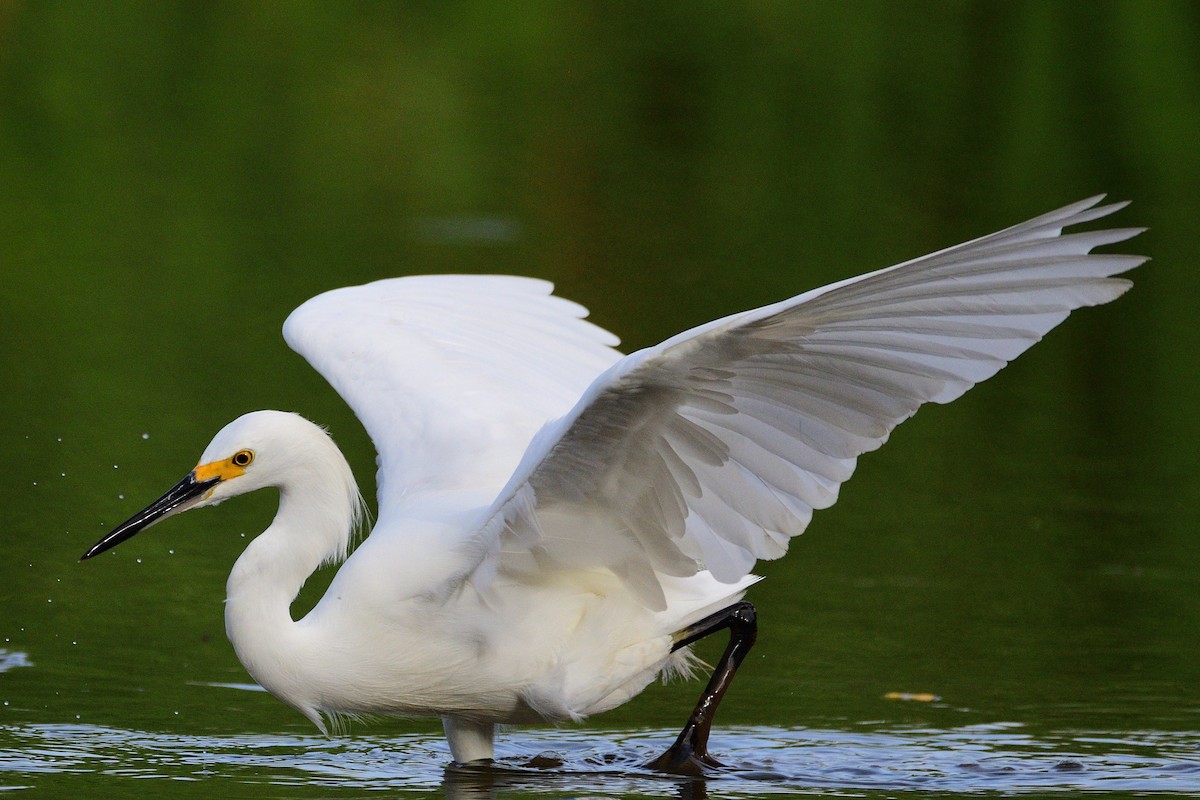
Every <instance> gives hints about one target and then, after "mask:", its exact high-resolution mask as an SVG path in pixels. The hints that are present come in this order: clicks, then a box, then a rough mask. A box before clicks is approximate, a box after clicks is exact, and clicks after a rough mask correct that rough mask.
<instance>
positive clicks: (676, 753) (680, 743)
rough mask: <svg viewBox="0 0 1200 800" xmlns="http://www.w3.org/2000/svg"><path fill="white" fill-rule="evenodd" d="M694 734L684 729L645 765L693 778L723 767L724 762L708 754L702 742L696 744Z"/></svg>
mask: <svg viewBox="0 0 1200 800" xmlns="http://www.w3.org/2000/svg"><path fill="white" fill-rule="evenodd" d="M689 733H690V734H692V735H689ZM694 734H695V731H694V730H693V731H688V730H686V729H685V730H684V732H683V734H681V735H680V737H679V738H678V739H676V740H675V744H673V745H671V746H670V747H669V748H667V751H666V752H665V753H663V754H662V755H661V756H659V757H658V758H656V759H654V760H653V761H651V762H650V763H648V764H646V767H647V768H648V769H653V770H658V771H659V772H668V773H670V774H672V775H687V776H689V777H694V778H699V777H703V776H704V775H707V774H708V773H710V772H712V771H713V770H715V769H720V768H721V767H723V766H724V764H722V763H721V762H720V761H717V760H716V759H715V758H713V757H712V756H710V755H709V754H708V748H707V747H705V746H704V745H703V744H701V745H700V746H699V747H697V746H696V745H697V742H695V741H694V738H695V737H694Z"/></svg>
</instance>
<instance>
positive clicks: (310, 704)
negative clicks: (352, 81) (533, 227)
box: [83, 197, 1145, 771]
mask: <svg viewBox="0 0 1200 800" xmlns="http://www.w3.org/2000/svg"><path fill="white" fill-rule="evenodd" d="M1100 200H1101V198H1100V197H1095V198H1092V199H1090V200H1085V201H1083V202H1080V203H1076V204H1074V205H1070V206H1067V207H1065V208H1062V209H1059V210H1058V211H1054V212H1051V213H1049V214H1045V215H1043V216H1040V217H1037V218H1035V219H1032V220H1029V221H1028V222H1024V223H1022V224H1020V225H1016V226H1014V227H1011V228H1008V229H1005V230H1003V231H1000V232H998V233H994V234H991V235H990V236H985V237H982V238H980V239H975V240H973V241H970V242H967V243H965V244H961V245H958V246H956V247H951V248H949V249H946V250H942V251H939V252H937V253H934V254H932V255H928V256H924V257H922V258H918V259H915V260H913V261H909V262H906V263H903V264H900V265H898V266H894V267H889V268H887V269H883V270H879V271H877V272H872V273H869V274H867V275H862V276H859V277H857V278H851V279H848V280H843V281H840V282H838V283H834V284H832V285H830V286H826V287H824V288H822V289H816V290H813V291H810V292H807V293H805V294H801V295H799V296H797V297H794V298H792V299H790V300H785V301H783V302H780V303H776V304H774V305H769V306H766V307H763V308H759V309H755V310H751V311H746V312H743V313H740V314H734V315H732V316H729V317H725V318H724V319H719V320H716V321H714V322H710V323H708V324H706V325H701V326H700V327H697V328H694V329H692V330H689V331H687V332H685V333H682V334H679V335H678V336H675V337H673V338H671V339H668V340H667V341H665V342H663V343H662V344H660V345H658V346H656V347H650V348H647V349H645V350H642V351H639V352H636V353H634V354H632V355H629V356H622V355H621V354H620V353H619V352H618V351H617V350H615V349H614V345H616V344H617V340H616V338H615V337H613V336H612V335H611V334H609V333H607V332H606V331H603V330H601V329H600V328H598V327H596V326H594V325H592V324H591V323H588V322H586V321H585V320H584V319H583V318H584V316H586V313H587V312H586V310H585V309H583V308H582V307H580V306H578V305H575V304H573V303H570V302H568V301H566V300H564V299H561V298H558V297H555V296H553V295H551V293H550V292H551V288H552V287H551V286H550V284H548V283H546V282H544V281H539V280H533V279H528V278H518V277H510V276H462V275H445V276H422V277H407V278H396V279H392V280H383V281H378V282H376V283H371V284H368V285H366V286H359V287H351V288H345V289H338V290H335V291H331V292H328V293H326V294H322V295H319V296H317V297H315V298H313V299H311V300H309V301H308V302H306V303H304V304H303V305H301V306H300V307H299V308H298V309H296V310H295V311H294V312H293V313H292V314H291V315H290V316H289V317H288V319H287V321H286V322H285V323H284V328H283V332H284V337H285V338H286V340H287V342H288V344H289V345H291V347H292V348H294V349H295V350H296V351H298V352H299V353H300V354H301V355H303V356H304V357H305V358H306V359H308V361H309V362H310V363H311V364H312V365H313V366H314V367H316V369H317V370H318V371H319V372H321V374H322V375H324V376H325V378H326V379H328V380H329V382H330V383H332V384H333V386H334V388H336V389H337V391H338V392H339V393H340V394H341V395H342V397H344V398H345V399H346V401H347V402H348V403H349V404H350V406H351V407H352V408H353V409H354V411H355V413H356V414H357V415H358V417H359V419H360V420H361V421H362V423H363V425H364V426H365V427H366V429H367V431H368V433H369V434H370V436H371V438H372V440H373V441H374V443H375V445H376V447H377V449H378V451H379V472H378V496H379V517H378V523H377V524H376V525H375V528H374V530H373V531H372V533H371V535H370V536H369V537H367V538H366V539H365V540H364V541H363V542H362V543H361V544H360V545H359V546H358V547H357V548H355V549H353V553H352V554H350V555H349V557H347V553H348V551H349V550H350V545H351V538H352V535H353V532H354V531H355V528H356V526H357V525H358V523H359V520H360V519H361V515H362V502H361V497H360V495H359V492H358V489H357V487H356V484H355V482H354V477H353V475H352V474H351V471H350V468H349V466H348V465H347V463H346V461H345V459H344V458H343V457H342V455H341V453H340V451H339V450H338V449H337V447H336V446H335V445H334V444H333V442H332V440H331V439H330V437H329V436H328V435H327V434H326V433H325V432H324V430H323V429H321V428H319V427H317V426H316V425H314V424H313V423H311V422H309V421H307V420H305V419H303V418H302V417H300V416H298V415H296V414H291V413H284V412H279V411H256V412H252V413H249V414H246V415H245V416H242V417H240V418H239V419H237V420H234V421H233V422H231V423H230V424H229V425H227V426H226V427H225V428H224V429H222V430H221V431H220V432H219V433H218V434H217V435H216V438H214V439H213V440H212V442H211V443H210V444H209V445H208V448H207V449H206V450H205V451H204V453H203V455H202V456H201V457H200V460H199V462H198V465H197V466H196V467H195V468H194V469H193V470H192V471H191V472H189V473H188V474H187V476H186V477H185V478H184V479H183V480H182V481H180V482H179V483H178V484H176V485H175V486H174V487H172V488H171V489H170V490H168V491H167V493H166V494H164V495H163V496H162V497H161V498H159V499H158V500H156V501H155V502H154V503H152V504H151V505H149V506H148V507H147V508H145V509H144V510H142V511H140V512H138V513H137V514H135V515H134V516H133V517H132V518H130V519H129V520H128V521H126V522H124V523H122V524H121V525H119V526H118V527H117V528H115V529H114V530H113V531H111V532H110V533H109V534H108V535H107V536H105V537H104V538H103V539H101V540H100V541H99V542H98V543H97V544H96V545H95V546H94V547H92V548H91V549H90V550H88V551H87V553H86V554H85V555H84V556H83V557H84V558H91V557H92V556H95V555H97V554H98V553H101V552H103V551H105V550H107V549H109V548H111V547H113V546H115V545H117V544H119V543H120V542H123V541H125V540H126V539H128V538H130V537H131V536H133V535H134V534H136V533H138V532H139V531H142V530H144V529H146V528H147V527H149V526H150V525H153V524H154V523H156V522H158V521H160V520H162V519H165V518H166V517H168V516H170V515H172V514H176V513H178V512H181V511H185V510H187V509H191V508H198V507H200V506H206V505H215V504H216V503H219V502H221V501H223V500H225V499H226V498H229V497H233V496H234V495H238V494H243V493H245V492H249V491H253V490H254V489H259V488H262V487H266V486H273V487H277V488H278V489H279V492H280V496H279V510H278V513H277V515H276V516H275V519H274V521H273V522H272V523H271V525H270V527H268V528H267V530H266V531H264V532H263V533H262V534H261V535H259V536H258V537H257V538H255V539H254V540H253V541H252V542H251V543H250V544H249V546H247V547H246V550H245V552H244V553H243V554H242V555H241V556H240V557H239V558H238V560H237V562H236V563H235V564H234V567H233V571H232V573H231V574H230V576H229V582H228V585H227V592H228V601H227V604H226V606H225V624H226V631H227V632H228V635H229V639H230V641H231V642H232V643H233V646H234V649H235V650H236V651H237V655H238V657H239V658H240V659H241V661H242V663H243V664H244V665H245V667H246V669H247V671H248V672H249V673H250V675H252V676H253V677H254V679H255V680H257V681H258V682H259V683H260V684H262V685H263V686H264V687H265V688H267V689H268V690H270V691H271V692H272V693H273V694H274V695H275V696H276V697H278V698H280V699H281V700H283V701H284V702H285V703H287V704H288V705H290V706H292V707H294V708H295V709H297V710H298V711H300V713H302V714H303V715H304V716H306V717H308V719H310V720H312V722H313V723H314V724H316V725H317V727H318V728H320V729H321V730H323V731H324V730H326V729H327V719H336V718H337V717H338V715H343V714H344V715H358V714H397V715H427V716H439V717H441V718H442V720H443V723H444V726H445V731H446V736H447V738H448V740H449V744H450V750H451V754H452V756H453V758H454V760H455V761H456V762H460V763H463V762H470V761H475V760H480V759H489V758H491V757H492V754H493V738H494V732H495V726H496V725H497V724H500V723H528V722H537V721H552V722H558V721H564V720H578V719H581V718H583V717H586V716H588V715H590V714H595V713H598V712H601V711H605V710H607V709H611V708H613V707H615V706H618V705H620V704H621V703H624V702H625V701H627V700H629V699H630V698H631V697H633V696H634V695H636V694H638V693H639V692H641V691H642V689H643V688H645V687H646V685H647V684H649V683H650V681H651V680H653V679H654V678H655V677H656V676H658V675H661V674H664V673H667V674H670V673H683V674H688V673H690V672H691V670H692V669H693V667H694V661H693V660H692V657H691V656H690V651H689V648H688V645H690V644H691V643H692V642H694V641H696V640H697V639H699V638H701V637H703V636H706V635H708V634H711V633H714V632H716V631H719V630H724V629H728V630H729V632H730V640H729V645H728V647H727V649H726V651H725V653H724V655H723V656H722V658H721V660H720V662H719V663H718V665H717V667H716V669H715V670H714V673H713V676H712V678H711V680H710V682H709V683H708V685H707V686H706V688H705V690H704V692H703V693H702V695H701V698H700V701H699V703H698V704H697V705H696V707H695V710H694V711H693V712H692V715H691V716H690V718H689V719H688V721H687V724H686V725H685V727H684V729H683V731H682V732H681V733H680V735H679V738H678V739H677V740H676V741H675V743H674V744H673V745H672V746H671V747H670V749H668V750H667V751H666V753H664V754H663V756H662V757H660V758H659V759H657V760H656V761H654V762H653V765H654V766H656V767H659V768H662V769H666V770H673V771H697V770H702V769H703V768H704V767H705V765H712V764H716V762H715V760H714V759H712V758H711V756H709V755H708V752H707V739H708V735H709V729H710V726H711V724H712V718H713V713H714V711H715V709H716V707H717V704H718V703H719V701H720V699H721V696H722V695H723V694H724V692H725V689H726V688H727V687H728V685H729V682H730V680H731V679H732V678H733V675H734V672H735V671H736V669H737V666H738V664H739V663H740V662H741V659H742V658H743V657H744V656H745V654H746V651H747V650H748V649H749V648H750V646H751V645H752V644H753V641H754V637H755V633H756V625H755V618H754V608H753V606H751V605H750V604H749V603H748V602H745V601H744V600H743V596H744V594H745V592H746V590H747V588H748V587H749V586H750V585H751V584H752V583H754V582H755V581H756V580H757V578H756V577H755V576H753V575H751V574H750V571H751V569H752V568H753V566H754V564H755V561H756V560H757V559H773V558H778V557H780V556H782V555H783V554H784V552H785V550H786V549H787V546H788V542H789V539H790V538H791V537H793V536H796V535H797V534H799V533H801V532H802V531H803V530H804V529H805V527H806V526H807V524H808V522H809V519H810V518H811V516H812V512H813V510H814V509H820V508H826V507H828V506H830V505H832V504H833V502H834V501H835V500H836V498H837V494H838V488H839V486H840V484H841V483H842V482H843V481H845V480H846V479H848V478H849V477H850V474H851V472H853V470H854V466H855V462H856V459H857V457H858V456H859V455H860V454H862V453H864V452H867V451H870V450H874V449H875V448H877V447H879V446H880V445H881V444H883V442H884V441H885V440H886V439H887V437H888V434H889V432H890V431H891V430H892V428H893V427H895V426H896V425H897V424H898V423H900V422H902V421H904V420H906V419H908V418H909V417H911V416H912V415H913V414H914V413H915V412H916V410H917V408H918V407H919V406H920V405H921V404H922V403H925V402H936V403H946V402H949V401H951V400H953V399H955V398H957V397H958V396H960V395H961V394H963V393H964V392H965V391H966V390H967V389H969V388H970V387H971V386H973V385H975V384H976V383H978V382H979V381H982V380H984V379H986V378H989V377H991V376H992V375H993V374H995V373H996V372H997V371H998V370H999V369H1000V368H1001V367H1003V366H1004V365H1005V364H1006V363H1008V362H1009V361H1010V360H1012V359H1013V358H1015V357H1016V356H1017V355H1018V354H1020V353H1022V352H1023V351H1024V350H1025V349H1026V348H1028V347H1029V346H1030V345H1032V344H1033V343H1034V342H1036V341H1037V340H1039V339H1040V338H1041V337H1042V336H1043V335H1044V334H1045V333H1046V332H1047V331H1048V330H1050V329H1051V328H1053V327H1054V326H1055V325H1057V324H1058V323H1060V322H1062V321H1063V319H1065V318H1066V316H1067V314H1068V313H1070V312H1071V311H1072V310H1074V309H1076V308H1079V307H1081V306H1091V305H1098V304H1101V303H1106V302H1108V301H1110V300H1113V299H1115V298H1116V297H1117V296H1119V295H1120V294H1122V293H1123V292H1124V291H1125V290H1126V289H1127V288H1128V287H1129V285H1130V284H1129V282H1128V281H1126V280H1124V279H1120V278H1114V277H1113V276H1114V275H1117V274H1119V273H1122V272H1125V271H1127V270H1130V269H1132V268H1134V267H1136V266H1137V265H1138V264H1140V263H1142V262H1143V261H1144V260H1145V259H1143V258H1141V257H1137V256H1125V255H1107V254H1101V255H1095V254H1091V251H1092V249H1093V248H1095V247H1098V246H1101V245H1108V244H1113V243H1116V242H1120V241H1124V240H1125V239H1128V238H1130V237H1132V236H1134V235H1136V234H1138V233H1140V232H1141V230H1140V229H1132V228H1126V229H1117V230H1101V231H1085V232H1073V233H1064V232H1063V229H1064V228H1065V227H1067V226H1071V225H1076V224H1079V223H1084V222H1088V221H1091V220H1095V219H1098V218H1100V217H1104V216H1106V215H1108V214H1110V213H1112V212H1113V211H1115V210H1117V209H1118V208H1121V207H1123V205H1124V204H1114V205H1107V206H1102V205H1099V202H1100ZM343 559H344V560H345V563H344V564H343V565H342V567H341V568H340V570H339V571H338V572H337V574H336V576H335V577H334V579H333V581H332V583H331V585H330V586H329V589H328V591H327V592H326V593H325V594H324V596H323V597H322V599H321V600H320V602H319V603H318V604H317V605H316V606H315V607H314V608H313V609H312V611H310V612H309V613H308V614H307V615H305V616H304V617H303V618H302V619H299V620H294V619H292V616H291V612H290V605H291V603H292V601H293V600H294V599H295V597H296V595H297V593H298V592H299V590H300V587H301V586H302V585H303V583H304V581H305V579H306V578H308V576H309V575H310V574H311V573H312V572H313V571H314V570H315V569H317V567H318V566H320V565H321V564H322V563H326V562H337V561H341V560H343Z"/></svg>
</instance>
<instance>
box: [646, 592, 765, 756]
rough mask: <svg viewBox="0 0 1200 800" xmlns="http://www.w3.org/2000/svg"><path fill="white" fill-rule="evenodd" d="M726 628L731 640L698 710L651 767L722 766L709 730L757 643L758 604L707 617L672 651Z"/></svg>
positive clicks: (683, 635) (685, 632)
mask: <svg viewBox="0 0 1200 800" xmlns="http://www.w3.org/2000/svg"><path fill="white" fill-rule="evenodd" d="M722 628H729V644H728V645H727V646H726V647H725V652H724V654H722V656H721V660H720V661H719V662H717V667H716V669H714V670H713V674H712V677H711V678H709V679H708V685H707V686H705V687H704V692H703V694H701V695H700V700H699V701H698V702H697V703H696V708H695V710H693V711H692V715H691V716H690V717H688V721H687V724H686V725H684V726H683V730H682V731H680V733H679V738H678V739H676V740H675V744H673V745H671V747H670V749H668V750H667V752H665V753H663V754H662V755H661V756H659V757H658V758H656V759H654V760H653V761H651V762H650V763H649V764H647V766H648V767H650V768H651V769H659V770H663V771H664V772H674V773H678V774H683V775H701V774H703V772H704V768H705V767H719V766H721V764H720V762H718V761H717V760H716V759H714V758H713V757H712V756H710V755H709V754H708V734H709V731H710V730H711V728H712V722H713V716H714V715H715V714H716V713H717V705H718V704H720V702H721V698H722V697H724V695H725V690H726V689H728V688H729V684H730V683H732V682H733V676H734V674H735V673H736V672H737V668H738V667H739V666H740V665H741V663H742V659H744V658H745V657H746V653H748V652H750V648H751V647H752V646H753V645H754V639H755V636H756V635H757V633H758V623H757V621H756V616H755V613H754V606H753V605H751V604H750V603H748V602H745V601H742V602H740V603H737V604H735V605H732V606H730V607H729V608H726V609H724V610H723V611H718V612H717V613H716V614H713V615H711V616H708V617H705V618H704V619H702V620H700V621H699V622H697V623H696V624H695V625H691V626H689V627H687V628H685V629H684V630H682V631H680V632H679V634H678V638H677V640H676V642H675V645H674V646H673V647H672V648H671V652H674V651H676V650H678V649H679V648H681V647H687V646H688V645H689V644H691V643H692V642H695V641H697V640H698V639H703V638H704V637H705V636H708V635H709V634H712V633H716V632H717V631H719V630H721V629H722Z"/></svg>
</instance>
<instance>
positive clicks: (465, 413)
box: [283, 275, 620, 519]
mask: <svg viewBox="0 0 1200 800" xmlns="http://www.w3.org/2000/svg"><path fill="white" fill-rule="evenodd" d="M552 288H553V287H552V285H551V284H550V283H548V282H546V281H540V280H534V279H531V278H517V277H509V276H501V275H486V276H473V275H429V276H418V277H407V278H393V279H390V280H382V281H377V282H375V283H369V284H366V285H364V286H353V287H349V288H345V289H336V290H334V291H331V292H326V293H325V294H322V295H318V296H317V297H314V298H312V299H311V300H308V301H307V302H305V303H304V304H303V305H301V306H300V307H299V308H297V309H296V310H295V311H293V312H292V314H291V315H290V316H289V317H288V319H287V321H286V322H285V323H284V326H283V335H284V338H285V339H286V340H287V343H288V344H289V345H290V346H291V347H292V349H293V350H295V351H296V352H298V353H300V354H301V355H302V356H304V357H305V358H306V359H307V360H308V361H309V363H311V364H312V365H313V367H315V368H316V370H317V371H318V372H320V373H321V374H322V375H323V376H324V377H325V379H326V380H328V381H329V383H331V384H332V385H333V387H334V389H336V390H337V391H338V393H339V394H340V395H341V396H342V397H343V398H344V399H345V400H346V402H347V403H349V404H350V407H351V408H352V409H353V410H354V413H355V414H356V415H357V416H358V418H359V420H360V421H361V422H362V423H363V426H364V427H365V428H366V429H367V433H368V434H370V436H371V439H372V441H374V443H375V447H376V449H377V450H378V451H379V508H380V517H381V519H382V518H383V517H384V516H385V515H386V514H388V513H389V512H390V511H392V510H393V509H395V508H396V507H397V506H398V505H399V504H400V503H402V502H403V500H404V499H406V498H414V497H419V496H421V495H423V494H425V493H429V492H441V491H454V490H459V489H468V490H480V489H483V490H489V489H490V491H491V492H492V495H490V496H494V495H495V493H496V492H498V491H499V490H500V489H501V488H502V487H503V486H504V484H505V482H506V481H507V480H508V479H509V478H510V477H511V475H512V473H513V470H514V469H515V468H516V467H517V464H518V462H519V461H520V459H521V455H522V453H524V451H525V449H526V447H527V446H528V445H529V440H530V439H531V438H532V437H533V435H534V434H535V433H536V432H537V431H538V429H539V428H541V427H542V426H543V425H544V424H545V422H546V420H548V419H554V418H556V417H560V416H562V415H563V414H565V413H567V412H568V411H569V410H570V409H571V407H572V405H574V403H575V402H576V401H577V400H578V399H579V396H580V394H581V393H582V392H583V391H584V390H585V389H586V388H587V386H588V385H589V384H590V383H591V382H592V380H594V379H595V377H596V376H597V375H599V374H600V373H601V372H603V371H604V370H605V369H606V368H607V367H608V366H609V365H611V364H612V363H613V362H614V361H616V360H617V359H618V358H619V357H620V353H618V352H617V351H616V350H614V349H613V348H612V346H613V345H615V344H616V343H617V339H616V338H615V337H614V336H613V335H612V334H610V333H607V332H606V331H604V330H602V329H600V328H598V327H596V326H595V325H592V324H591V323H589V322H586V321H584V320H583V317H584V316H586V314H587V311H586V309H584V308H583V307H582V306H579V305H576V304H575V303H571V302H569V301H567V300H563V299H562V298H559V297H554V296H552V295H551V294H550V291H551V289H552Z"/></svg>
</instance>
